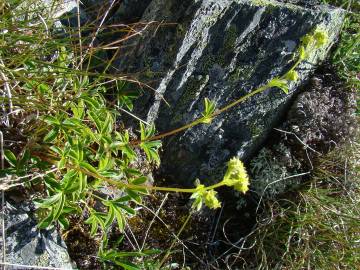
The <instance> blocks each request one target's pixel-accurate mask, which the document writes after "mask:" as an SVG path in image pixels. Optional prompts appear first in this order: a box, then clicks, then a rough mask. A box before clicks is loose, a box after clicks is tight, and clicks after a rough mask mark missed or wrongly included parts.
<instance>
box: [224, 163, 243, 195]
mask: <svg viewBox="0 0 360 270" xmlns="http://www.w3.org/2000/svg"><path fill="white" fill-rule="evenodd" d="M222 183H223V184H224V185H226V186H229V187H232V186H233V187H234V189H236V190H237V191H240V192H242V193H246V192H247V191H248V190H249V177H248V175H247V173H246V170H245V166H244V164H243V163H242V161H241V160H240V159H238V158H235V157H234V158H232V159H230V161H229V162H228V168H227V171H226V173H225V176H224V179H223V181H222Z"/></svg>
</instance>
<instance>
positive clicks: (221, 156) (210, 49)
mask: <svg viewBox="0 0 360 270" xmlns="http://www.w3.org/2000/svg"><path fill="white" fill-rule="evenodd" d="M343 17H344V12H343V10H340V9H333V8H330V7H327V6H315V7H312V8H304V7H302V6H297V5H293V4H289V3H280V2H275V1H263V0H260V1H255V0H254V1H241V0H216V1H215V0H197V1H195V0H184V1H180V2H179V1H177V0H153V1H152V2H151V4H150V6H149V7H148V9H147V10H146V11H145V13H144V16H143V18H142V21H154V20H155V21H161V22H165V23H170V22H171V23H175V25H174V24H172V25H170V24H168V25H166V24H165V26H161V27H159V26H158V25H155V28H154V29H152V30H149V31H148V32H146V33H142V36H141V37H140V38H139V39H138V40H135V41H132V43H131V45H132V47H131V50H129V49H128V50H125V51H123V55H125V56H123V57H122V58H120V59H119V61H118V67H119V68H120V70H121V71H127V72H140V71H141V73H142V74H144V75H143V76H142V77H139V80H140V81H143V82H144V81H145V82H147V83H149V84H150V85H151V86H153V87H154V88H155V89H156V94H154V93H153V91H151V90H146V91H145V92H144V93H143V95H142V96H141V98H140V99H139V101H138V102H137V104H136V106H135V108H137V110H136V111H135V114H137V115H139V116H140V117H142V118H145V119H146V120H147V121H149V122H155V124H156V126H157V128H158V130H159V131H167V130H171V129H174V128H176V127H179V126H182V125H184V124H186V123H189V122H191V121H192V120H194V119H196V118H197V117H199V116H201V112H202V111H203V100H204V98H205V97H207V98H209V99H212V100H214V101H216V102H217V107H218V108H221V107H223V106H224V105H226V104H228V103H229V102H231V101H234V100H236V99H237V98H239V97H241V96H243V95H245V94H246V93H249V92H250V91H251V90H253V89H255V88H256V87H259V86H261V85H263V84H265V83H266V82H267V81H268V80H270V79H271V78H273V77H275V76H280V75H282V74H284V73H285V72H286V71H287V70H288V69H289V67H290V66H291V65H292V63H293V53H294V52H295V51H296V48H297V46H298V44H299V42H300V38H301V37H302V36H304V35H305V34H307V33H309V32H311V31H312V30H313V29H314V28H316V27H321V28H323V29H325V30H327V31H328V33H329V40H330V42H329V44H328V45H327V46H326V47H324V48H322V49H320V50H317V51H316V52H314V53H312V54H311V56H310V58H309V61H307V62H305V63H302V64H301V65H300V66H299V68H298V71H299V73H300V80H299V82H297V83H293V84H292V85H291V87H290V93H289V95H286V94H284V93H282V92H281V91H280V90H278V89H272V90H270V91H266V92H264V93H262V94H260V95H257V96H255V97H253V98H251V99H249V100H247V101H246V102H245V103H242V104H241V105H239V106H237V107H236V108H233V109H231V110H229V111H228V112H226V113H224V114H222V115H220V116H219V117H218V118H216V119H215V120H214V121H213V122H212V123H211V125H200V126H196V127H194V128H191V129H189V130H187V131H186V132H184V133H181V134H179V135H177V136H173V137H171V138H168V139H167V140H165V142H164V148H163V150H164V152H163V155H162V166H161V172H162V174H163V175H164V176H166V177H167V178H168V179H173V180H175V181H177V182H179V183H181V184H183V185H184V184H187V185H191V184H192V183H193V181H194V179H195V178H197V177H199V178H200V179H202V180H205V179H206V180H208V181H209V182H211V181H215V180H218V179H219V178H220V177H221V176H222V174H223V170H224V164H225V162H227V161H228V160H229V158H231V157H232V156H238V157H240V158H242V159H245V160H246V159H248V158H249V157H250V156H251V155H252V154H253V153H254V152H255V151H257V150H258V148H259V146H260V145H261V144H262V142H263V141H264V139H265V138H266V136H267V134H268V132H269V131H270V130H271V129H272V128H273V127H274V126H275V125H276V124H277V122H279V121H280V119H281V118H282V116H283V114H284V112H285V111H286V107H287V105H288V104H289V101H290V100H291V97H292V96H293V95H294V94H295V93H296V92H297V89H298V85H299V84H301V83H302V82H304V81H305V80H306V78H307V77H308V75H309V74H310V73H311V71H312V70H313V67H314V65H316V64H317V63H318V62H319V61H321V60H322V59H323V58H324V57H325V56H326V54H327V52H328V49H329V46H330V45H331V44H332V43H333V42H334V40H335V39H336V37H337V35H338V33H339V30H340V25H341V23H342V20H343ZM155 30H156V31H155ZM128 47H129V46H128ZM163 98H164V99H165V100H166V101H167V102H168V103H169V104H170V107H169V106H167V105H166V104H165V103H164V102H163Z"/></svg>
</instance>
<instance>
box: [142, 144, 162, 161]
mask: <svg viewBox="0 0 360 270" xmlns="http://www.w3.org/2000/svg"><path fill="white" fill-rule="evenodd" d="M160 146H161V141H150V142H146V141H145V142H142V143H141V144H140V147H141V148H142V149H143V150H144V152H145V154H146V158H147V159H148V160H149V161H155V163H156V164H157V165H159V164H160V156H159V153H158V149H159V148H160Z"/></svg>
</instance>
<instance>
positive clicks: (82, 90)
mask: <svg viewBox="0 0 360 270" xmlns="http://www.w3.org/2000/svg"><path fill="white" fill-rule="evenodd" d="M56 9H57V7H56V6H50V7H49V6H40V5H39V4H38V1H36V0H34V1H33V2H32V5H27V6H24V4H23V1H15V0H14V1H9V2H8V3H3V2H1V3H0V17H1V20H0V31H1V37H0V76H1V77H0V79H1V82H2V84H3V88H4V95H3V96H1V97H0V100H1V102H2V104H6V105H4V106H3V107H2V110H3V114H2V119H1V121H2V123H3V126H4V129H2V132H1V135H2V136H1V137H4V138H5V140H4V142H5V143H4V149H5V150H4V154H2V155H1V156H2V160H3V161H4V159H5V160H6V162H7V163H6V164H5V163H4V164H3V165H4V166H3V167H4V168H2V170H1V172H0V177H1V180H2V183H1V184H2V190H7V189H10V188H13V187H16V186H18V185H22V186H25V187H27V188H28V189H29V190H33V189H35V187H36V186H40V187H41V188H40V191H39V192H35V193H33V194H32V197H31V199H32V200H33V201H34V202H35V204H36V206H37V209H38V212H37V215H38V218H39V225H38V226H39V228H48V227H51V226H55V225H56V224H59V225H60V226H61V227H62V228H63V229H64V230H66V229H68V228H69V225H70V218H69V217H73V216H76V217H77V219H78V220H80V222H83V223H84V224H87V225H88V226H89V227H90V234H91V236H93V237H97V239H100V240H99V241H100V242H101V244H100V249H99V253H98V256H99V258H100V260H102V261H103V262H109V261H110V262H112V263H113V264H115V265H117V266H120V267H122V268H124V269H132V270H134V269H141V267H142V268H144V267H146V268H148V269H160V268H161V267H162V266H163V265H164V264H165V262H166V260H167V258H168V256H169V254H170V251H171V249H172V247H173V244H174V243H175V241H177V238H175V239H174V242H173V244H172V245H171V247H170V249H169V250H168V251H167V252H166V253H165V254H163V255H164V256H163V257H162V259H161V260H158V261H156V262H154V261H152V262H149V261H147V260H146V259H145V260H144V261H143V262H140V263H139V264H137V263H135V262H132V261H131V258H137V257H141V258H142V257H148V256H149V257H151V256H155V255H158V254H159V253H161V252H160V251H158V250H152V249H150V250H146V249H142V250H139V251H136V252H125V251H118V250H114V249H111V248H108V240H109V239H108V237H107V235H108V233H109V231H110V230H111V228H112V226H113V225H114V224H117V229H118V231H119V232H120V233H123V232H124V231H125V228H126V224H127V219H128V218H129V217H133V216H134V215H136V214H137V212H136V211H137V207H138V206H139V205H141V204H142V199H143V197H144V196H146V195H148V194H149V193H150V192H151V191H165V192H186V193H191V198H192V199H193V200H194V201H193V204H192V209H193V210H192V211H195V210H200V209H201V207H202V206H203V205H204V204H205V205H206V206H208V207H209V208H211V209H215V208H218V207H220V206H221V203H220V201H219V200H218V198H217V197H216V191H215V189H216V188H219V187H222V186H228V187H233V188H234V189H235V190H237V191H240V192H242V193H245V192H246V191H247V190H248V185H249V179H248V176H247V174H246V171H245V168H244V166H243V164H242V162H241V161H240V160H238V159H236V158H234V159H231V160H230V161H229V163H228V170H227V172H226V174H225V176H224V178H223V179H221V180H220V181H219V183H217V184H214V185H211V186H208V187H205V186H204V185H202V184H201V183H200V182H197V183H196V187H195V188H192V189H184V188H175V187H157V186H152V183H150V181H149V179H148V177H147V176H146V173H145V171H146V169H149V168H143V167H141V166H140V167H139V166H138V164H137V163H136V161H137V160H140V159H141V158H143V157H146V159H147V162H148V163H147V164H148V166H149V167H154V166H158V165H159V164H160V158H159V154H158V151H159V149H160V147H161V139H162V138H164V137H166V136H170V135H173V134H176V133H178V132H181V131H184V130H186V129H188V128H191V127H193V126H195V125H199V124H209V123H211V121H212V119H213V118H214V117H217V116H219V115H220V114H221V113H223V112H225V111H227V110H229V109H231V108H233V107H234V106H236V105H238V104H239V103H241V102H243V101H244V100H246V99H248V98H249V97H252V96H254V95H256V94H258V93H261V92H263V91H265V90H267V89H270V88H280V89H281V90H282V91H284V93H288V87H289V86H288V85H289V83H290V82H291V81H296V80H297V79H298V74H297V72H296V71H295V69H296V68H297V66H298V65H299V64H300V62H301V61H304V60H305V59H306V58H307V57H308V55H309V54H310V53H311V52H312V51H314V50H316V49H317V48H319V47H320V46H322V45H324V44H325V43H326V42H327V34H326V33H324V32H323V31H321V30H315V31H314V32H313V33H309V34H308V35H306V36H305V37H304V38H303V40H302V42H301V45H300V47H299V49H298V51H297V53H296V57H297V60H296V61H295V63H294V65H293V66H292V68H291V69H290V70H289V71H288V72H287V73H286V74H284V75H283V76H280V77H276V78H273V79H271V80H270V81H269V82H268V83H267V84H265V85H263V86H261V87H260V88H258V89H254V90H253V91H252V92H251V93H249V94H247V95H245V96H244V97H242V98H240V99H238V100H235V101H233V102H231V103H230V104H228V105H227V106H224V107H223V108H219V109H216V104H215V103H214V102H212V101H210V100H209V99H205V101H204V111H203V113H202V116H201V117H200V118H198V119H196V120H195V121H193V122H192V123H189V124H187V125H185V126H183V127H180V128H178V129H175V130H172V131H169V132H166V133H163V134H156V130H155V126H154V125H149V124H147V123H144V121H140V123H139V127H135V128H137V129H138V131H137V132H136V134H133V133H130V132H129V129H128V128H127V127H123V126H122V125H121V124H120V123H119V120H120V118H121V115H120V111H121V112H126V113H128V114H131V113H130V112H129V111H128V110H130V111H131V109H132V107H133V104H132V100H133V98H134V96H133V94H132V93H131V91H128V89H129V88H131V87H132V81H131V80H129V79H127V78H126V77H119V76H115V75H113V74H111V73H110V72H108V69H109V67H110V66H111V64H112V62H113V61H114V59H115V56H116V53H114V54H113V57H111V58H110V59H106V61H105V60H104V59H101V55H103V54H102V47H101V46H99V47H95V46H94V40H95V37H96V35H97V33H98V32H97V31H96V30H95V32H94V33H93V34H94V35H93V36H92V35H90V38H89V37H83V36H82V35H83V33H82V32H83V29H82V28H81V27H80V26H79V27H69V28H67V27H64V26H61V27H59V26H57V24H56V23H57V19H56V18H54V17H53V14H55V13H56ZM44 11H46V12H44ZM43 14H45V15H43ZM74 16H75V15H74ZM75 19H77V20H78V21H80V18H76V16H75ZM346 29H347V31H349V35H350V36H351V37H349V36H344V37H343V40H344V41H343V42H342V43H341V44H343V45H340V46H339V48H338V50H337V51H336V53H335V54H334V59H335V60H334V61H335V63H336V64H337V65H338V67H339V70H343V74H344V76H345V74H349V73H348V72H347V70H345V68H344V67H345V66H346V68H347V69H351V70H352V72H353V71H354V72H356V68H358V62H356V61H355V60H354V59H353V58H352V57H348V55H347V54H345V53H344V51H346V50H350V49H351V50H353V51H354V52H355V55H357V54H356V53H357V52H356V48H358V47H357V46H358V43H359V36H357V38H356V42H357V45H353V44H354V43H351V42H353V38H352V34H351V31H353V26H352V24H351V23H350V24H349V26H347V28H346ZM87 30H89V29H87ZM129 31H130V30H129ZM349 48H350V49H349ZM99 63H100V64H99ZM344 63H345V64H344ZM95 64H96V65H101V66H103V67H102V69H101V72H99V71H98V69H97V67H98V66H95ZM349 80H350V79H349ZM135 83H139V82H135ZM356 83H358V82H356ZM109 89H111V91H110V90H109ZM114 89H115V90H114ZM114 91H116V94H115V95H114V93H113V92H114ZM1 144H2V145H3V139H2V142H1ZM5 165H6V166H5ZM318 178H320V176H319V177H318ZM107 187H112V188H116V189H117V192H118V195H119V196H117V197H116V198H110V197H107V196H100V195H99V194H98V191H100V190H101V189H103V188H107ZM37 190H38V189H37ZM354 190H356V189H354ZM322 191H323V192H322ZM328 191H329V189H328V188H327V187H326V188H324V189H323V190H322V189H313V188H312V189H310V191H306V193H304V194H303V197H304V200H305V198H306V200H305V202H306V203H307V204H306V207H300V208H296V209H295V210H296V211H298V212H296V211H295V210H294V209H291V208H288V209H286V210H281V209H282V208H281V209H279V211H282V213H283V216H286V217H289V218H288V219H282V220H281V221H282V222H283V223H282V224H281V225H282V226H283V227H281V232H282V233H277V234H276V235H278V238H279V239H280V238H281V241H284V239H290V240H291V241H292V239H295V237H298V235H301V236H302V234H298V232H297V234H296V236H293V235H291V237H290V236H288V234H286V232H287V230H288V229H290V233H292V232H293V231H294V230H293V227H292V226H295V225H296V224H298V226H301V227H302V228H305V229H306V230H307V231H309V230H310V228H311V229H312V228H313V227H312V226H308V223H306V222H308V221H307V220H305V219H304V218H302V219H301V220H298V215H305V214H306V215H308V214H309V213H310V214H316V213H317V212H318V210H319V209H320V208H321V210H322V211H324V209H325V210H326V208H324V207H323V205H320V204H316V205H315V206H314V205H311V206H309V205H308V203H310V202H311V203H312V202H322V203H329V202H330V201H331V198H332V197H331V196H332V194H333V193H332V192H328ZM355 194H356V193H355ZM341 198H343V199H344V203H345V202H346V203H349V202H350V201H349V200H352V199H354V198H353V197H351V196H348V197H346V196H344V197H341ZM98 204H100V206H99V205H98ZM279 205H280V204H279ZM341 205H342V204H340V205H339V207H337V208H336V209H335V210H334V209H333V208H329V209H330V210H329V211H330V212H323V213H324V217H323V218H324V219H323V220H324V222H322V223H321V224H320V223H319V227H320V228H321V229H323V228H324V227H325V229H327V233H328V234H327V235H326V237H327V238H324V241H325V243H327V242H326V241H331V240H332V239H334V237H335V236H336V235H335V233H337V234H339V231H338V229H337V228H335V229H334V228H333V223H331V222H332V220H333V219H334V216H333V215H332V214H331V213H333V212H334V211H335V213H336V214H338V213H340V215H339V217H341V218H342V219H341V220H342V221H343V222H345V224H346V225H347V226H348V227H346V228H349V230H350V231H351V232H352V230H354V228H355V227H354V226H355V224H356V222H355V221H354V219H353V218H350V217H351V216H352V215H354V213H352V212H348V211H349V209H348V208H345V207H343V208H341ZM290 206H292V204H290ZM317 207H320V208H317ZM355 211H358V208H355ZM192 213H193V212H190V214H189V216H188V218H186V219H185V221H184V223H183V226H182V227H181V229H180V231H179V232H178V234H177V237H179V236H180V234H181V233H182V231H183V230H184V228H185V226H186V225H187V223H188V221H189V219H190V217H191V214H192ZM294 213H295V214H296V215H297V217H293V216H294ZM289 220H295V221H294V222H295V223H294V224H295V225H291V226H289V225H288V224H287V223H286V222H288V221H289ZM316 220H317V219H315V218H314V217H313V219H310V221H316ZM300 221H301V222H304V223H303V224H301V223H300ZM326 222H328V223H326ZM320 225H321V226H324V227H321V226H320ZM267 228H269V227H267ZM261 229H262V228H261ZM277 229H278V228H271V230H272V232H276V230H277ZM342 229H343V228H342ZM259 231H261V230H259ZM264 235H266V234H264ZM340 236H342V235H340ZM340 236H339V237H340ZM289 237H290V238H289ZM293 237H294V238H293ZM349 237H351V238H349V239H354V238H353V237H356V234H354V235H353V234H351V235H350V234H349ZM263 239H264V238H263ZM336 239H338V238H336ZM345 240H346V241H348V239H346V238H340V239H338V241H337V242H336V245H335V244H334V250H335V248H337V247H338V246H337V244H338V245H343V246H346V245H345V244H348V246H350V244H351V243H353V242H354V241H353V240H351V241H352V242H351V243H350V242H346V241H345ZM120 241H122V240H120ZM271 241H273V239H271ZM271 241H269V243H271ZM291 241H290V242H291ZM316 241H318V240H317V239H315V242H314V243H313V244H312V245H309V247H311V248H313V247H314V245H316ZM332 243H333V242H332ZM307 244H309V243H307ZM259 247H261V248H263V249H261V250H260V251H259V252H258V254H260V252H265V250H266V246H265V242H263V245H262V246H259ZM286 247H287V248H288V250H289V252H290V251H292V250H294V252H297V253H296V254H298V255H299V258H300V259H298V257H296V259H298V260H296V262H298V263H299V265H301V263H302V262H303V261H304V260H302V259H301V258H303V257H304V256H305V255H301V253H300V251H303V247H302V246H300V247H299V248H301V250H297V249H292V248H290V247H292V246H290V245H288V246H286ZM322 247H323V246H319V250H320V252H321V254H323V253H324V252H325V250H324V251H323V250H321V248H322ZM324 247H325V246H324ZM348 252H350V251H349V250H348V249H344V254H345V255H346V256H345V255H344V258H351V256H352V254H350V253H348ZM275 255H276V256H278V257H277V260H279V258H280V257H281V256H279V253H276V254H275ZM275 255H274V256H275ZM286 256H289V257H286ZM286 256H285V255H284V256H283V257H282V258H283V259H284V261H283V263H284V265H285V264H286V262H287V261H289V262H290V260H292V259H294V257H293V256H292V255H291V254H290V255H289V254H286ZM329 256H330V255H329ZM331 256H333V257H334V255H333V254H331ZM265 257H269V255H266V256H265ZM129 258H130V259H129ZM262 258H264V256H262ZM334 260H340V258H339V257H334ZM334 260H333V261H334ZM323 261H324V263H326V261H329V260H323ZM306 262H308V261H306ZM266 263H267V265H272V262H271V261H270V260H269V259H267V260H266ZM319 263H320V261H319ZM350 263H354V264H353V265H355V263H358V261H357V260H355V259H354V260H353V261H350V259H349V260H348V259H346V261H345V259H344V264H347V265H348V264H350Z"/></svg>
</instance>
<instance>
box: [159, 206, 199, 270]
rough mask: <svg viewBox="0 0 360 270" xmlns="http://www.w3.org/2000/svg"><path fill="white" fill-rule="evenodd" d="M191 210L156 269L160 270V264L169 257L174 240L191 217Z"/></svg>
mask: <svg viewBox="0 0 360 270" xmlns="http://www.w3.org/2000/svg"><path fill="white" fill-rule="evenodd" d="M191 215H192V212H191V211H190V213H189V215H188V216H187V218H186V220H185V222H184V223H183V225H182V226H181V228H180V230H179V232H178V233H177V235H176V238H175V239H174V240H173V241H172V243H171V245H170V247H169V249H168V250H167V252H166V254H165V256H164V257H163V258H162V260H161V261H160V263H159V265H158V266H157V268H156V269H157V270H160V268H161V266H162V265H163V264H164V263H165V261H166V260H167V258H168V257H169V255H170V253H171V250H172V248H173V247H174V245H175V243H176V241H177V240H178V239H179V236H180V234H181V233H182V232H183V230H184V229H185V227H186V225H187V224H188V223H189V220H190V218H191Z"/></svg>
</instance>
